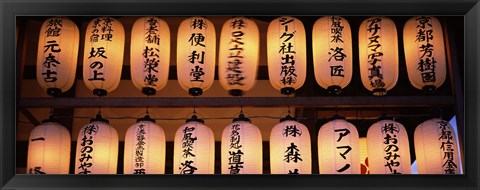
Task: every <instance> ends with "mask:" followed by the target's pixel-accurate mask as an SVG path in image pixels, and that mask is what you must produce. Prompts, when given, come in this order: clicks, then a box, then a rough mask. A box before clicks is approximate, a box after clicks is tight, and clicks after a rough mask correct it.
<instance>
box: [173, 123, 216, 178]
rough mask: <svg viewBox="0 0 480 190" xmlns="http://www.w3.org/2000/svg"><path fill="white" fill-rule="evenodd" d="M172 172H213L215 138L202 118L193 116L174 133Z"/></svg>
mask: <svg viewBox="0 0 480 190" xmlns="http://www.w3.org/2000/svg"><path fill="white" fill-rule="evenodd" d="M174 141H175V142H174V147H173V148H174V152H173V158H174V159H173V173H174V174H213V173H214V172H215V170H214V169H215V138H214V136H213V131H212V130H211V129H210V128H208V127H207V126H206V125H204V124H203V120H201V119H197V117H196V116H193V117H192V118H191V119H188V120H187V123H186V124H185V125H182V126H180V127H179V128H178V129H177V132H176V133H175V140H174Z"/></svg>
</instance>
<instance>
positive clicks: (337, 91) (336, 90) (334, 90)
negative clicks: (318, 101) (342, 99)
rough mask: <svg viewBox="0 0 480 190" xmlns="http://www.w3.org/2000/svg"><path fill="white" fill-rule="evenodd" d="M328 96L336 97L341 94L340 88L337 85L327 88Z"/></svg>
mask: <svg viewBox="0 0 480 190" xmlns="http://www.w3.org/2000/svg"><path fill="white" fill-rule="evenodd" d="M327 91H328V93H329V94H334V95H338V94H341V93H342V87H340V86H338V85H332V86H329V87H328V88H327Z"/></svg>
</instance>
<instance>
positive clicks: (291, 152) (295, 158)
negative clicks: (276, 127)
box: [282, 125, 303, 174]
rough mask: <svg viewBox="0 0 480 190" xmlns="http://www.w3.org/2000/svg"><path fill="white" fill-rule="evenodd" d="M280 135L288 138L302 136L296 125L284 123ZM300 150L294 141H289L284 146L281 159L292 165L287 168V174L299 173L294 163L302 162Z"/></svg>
mask: <svg viewBox="0 0 480 190" xmlns="http://www.w3.org/2000/svg"><path fill="white" fill-rule="evenodd" d="M282 135H283V136H285V137H290V138H300V136H302V130H300V129H299V128H297V125H285V127H284V128H283V131H282ZM300 153H301V151H300V149H299V148H298V145H297V144H295V142H290V145H288V146H287V147H286V150H285V152H284V159H283V161H284V162H285V163H286V164H290V163H291V165H292V166H293V167H294V168H292V169H289V171H288V174H299V169H298V168H296V167H297V166H296V163H299V162H303V159H302V157H301V154H300Z"/></svg>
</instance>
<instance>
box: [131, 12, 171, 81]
mask: <svg viewBox="0 0 480 190" xmlns="http://www.w3.org/2000/svg"><path fill="white" fill-rule="evenodd" d="M131 40H132V41H131V44H130V75H131V78H132V82H133V85H134V86H135V87H136V88H138V89H140V90H144V88H150V89H153V90H155V91H158V90H160V89H162V88H164V87H165V85H166V84H167V81H168V71H169V69H170V28H169V27H168V24H167V22H165V21H164V20H162V19H159V18H157V17H141V18H139V19H137V20H136V21H135V23H134V24H133V28H132V38H131Z"/></svg>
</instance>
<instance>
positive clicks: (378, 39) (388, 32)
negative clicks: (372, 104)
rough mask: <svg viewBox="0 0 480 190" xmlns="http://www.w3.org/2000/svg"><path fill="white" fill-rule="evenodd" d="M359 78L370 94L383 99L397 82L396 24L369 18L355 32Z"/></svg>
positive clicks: (384, 18) (382, 19)
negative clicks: (358, 59) (356, 32)
mask: <svg viewBox="0 0 480 190" xmlns="http://www.w3.org/2000/svg"><path fill="white" fill-rule="evenodd" d="M358 33H359V34H358V35H359V36H358V40H359V42H358V46H359V47H358V48H359V58H360V77H361V78H362V83H363V86H364V87H365V88H367V89H368V90H370V91H372V92H373V95H376V96H382V95H385V94H386V93H387V91H388V90H390V89H392V88H393V87H394V86H395V84H396V83H397V80H398V69H399V66H398V38H397V28H396V27H395V23H394V22H393V21H392V20H391V19H389V18H387V17H371V18H368V19H366V20H364V21H363V22H362V24H361V25H360V29H359V32H358Z"/></svg>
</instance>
